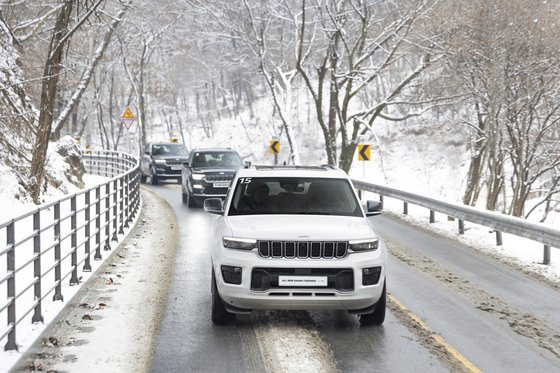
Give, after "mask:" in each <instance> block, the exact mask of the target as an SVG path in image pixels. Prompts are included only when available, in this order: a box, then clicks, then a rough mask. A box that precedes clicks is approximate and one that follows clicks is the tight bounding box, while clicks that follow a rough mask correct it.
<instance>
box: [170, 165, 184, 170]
mask: <svg viewBox="0 0 560 373" xmlns="http://www.w3.org/2000/svg"><path fill="white" fill-rule="evenodd" d="M171 169H172V170H175V171H177V170H182V169H183V165H180V164H178V165H173V166H171Z"/></svg>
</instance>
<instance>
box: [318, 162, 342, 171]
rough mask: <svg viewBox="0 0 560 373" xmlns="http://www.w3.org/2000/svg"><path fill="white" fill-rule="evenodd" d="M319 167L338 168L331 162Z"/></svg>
mask: <svg viewBox="0 0 560 373" xmlns="http://www.w3.org/2000/svg"><path fill="white" fill-rule="evenodd" d="M321 167H326V168H330V169H331V170H338V167H336V166H333V165H332V164H330V163H325V164H322V165H321Z"/></svg>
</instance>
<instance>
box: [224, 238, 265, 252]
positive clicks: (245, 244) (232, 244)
mask: <svg viewBox="0 0 560 373" xmlns="http://www.w3.org/2000/svg"><path fill="white" fill-rule="evenodd" d="M222 244H223V245H224V247H227V248H228V249H238V250H253V249H255V248H256V247H257V240H253V239H250V238H234V237H222Z"/></svg>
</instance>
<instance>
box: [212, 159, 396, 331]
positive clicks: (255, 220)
mask: <svg viewBox="0 0 560 373" xmlns="http://www.w3.org/2000/svg"><path fill="white" fill-rule="evenodd" d="M204 209H205V210H206V211H207V212H210V213H213V214H217V215H219V217H218V218H217V220H216V224H215V225H214V227H215V228H214V229H215V230H214V233H213V238H212V254H211V257H212V321H213V322H214V323H216V324H226V323H228V322H230V321H232V320H234V318H235V314H237V313H250V312H251V310H254V309H290V310H308V309H333V310H348V311H349V312H351V313H354V314H357V315H360V322H361V323H362V324H365V325H380V324H382V323H383V321H384V319H385V299H386V291H385V265H386V260H387V253H386V249H385V244H384V243H383V241H382V240H381V238H380V237H379V236H378V235H377V233H376V232H375V230H374V228H373V225H372V224H371V221H370V220H369V219H368V216H372V215H378V214H380V213H381V209H382V205H381V203H380V202H377V201H368V202H367V208H366V211H364V209H363V208H362V206H361V205H360V202H359V200H358V198H357V196H356V191H355V189H354V187H353V185H352V182H351V180H350V179H349V178H348V175H347V174H346V173H344V172H343V171H341V170H339V169H336V168H334V167H332V166H319V167H302V166H291V167H290V166H284V167H281V166H256V167H248V168H244V169H240V170H239V171H238V172H237V174H236V176H235V178H234V180H233V182H232V185H231V187H230V189H229V191H228V194H227V196H226V199H225V201H223V202H222V200H221V199H214V198H211V199H207V200H206V201H205V202H204Z"/></svg>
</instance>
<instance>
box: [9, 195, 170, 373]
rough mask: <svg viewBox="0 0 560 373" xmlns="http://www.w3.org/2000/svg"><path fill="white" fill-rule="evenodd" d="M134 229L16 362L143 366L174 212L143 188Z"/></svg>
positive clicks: (95, 368)
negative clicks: (141, 202)
mask: <svg viewBox="0 0 560 373" xmlns="http://www.w3.org/2000/svg"><path fill="white" fill-rule="evenodd" d="M142 197H143V201H144V207H143V209H142V213H141V214H140V217H139V222H138V224H137V226H136V227H135V228H134V230H133V231H132V234H131V235H130V236H129V237H128V238H127V239H126V240H125V241H124V242H123V243H122V244H121V246H119V248H118V249H116V250H115V251H114V252H113V253H112V255H111V257H110V258H109V259H108V260H107V261H106V262H105V263H104V264H103V266H102V267H101V268H100V270H99V271H98V272H97V273H96V274H95V275H94V276H93V277H92V278H91V281H88V282H87V283H86V284H85V286H84V287H83V288H82V289H83V290H82V291H80V292H79V293H78V295H77V296H76V297H75V298H74V299H73V300H72V302H71V304H70V306H69V307H68V308H67V309H65V310H64V311H63V312H62V313H61V315H60V316H59V318H58V320H57V321H56V323H54V325H52V326H51V327H49V328H48V329H47V331H46V333H44V334H43V336H42V341H39V343H36V344H35V345H34V346H33V347H32V348H31V349H30V350H29V352H28V353H27V354H26V356H25V357H24V358H23V359H22V360H21V361H20V362H19V363H18V365H19V367H20V368H27V369H36V370H54V371H75V372H100V371H101V372H141V371H147V370H148V367H149V363H150V361H151V357H152V343H153V340H154V338H155V336H156V335H157V329H158V327H159V321H160V318H161V317H162V315H163V311H164V308H165V305H166V303H167V293H168V289H169V286H170V283H171V281H170V279H171V278H172V270H173V264H174V258H175V252H176V249H177V247H178V230H177V221H176V217H175V215H174V213H173V211H172V210H171V208H170V207H169V205H167V203H165V202H163V201H162V200H161V199H159V198H158V197H156V196H155V195H154V194H153V193H152V192H150V191H148V190H145V189H143V191H142Z"/></svg>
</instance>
